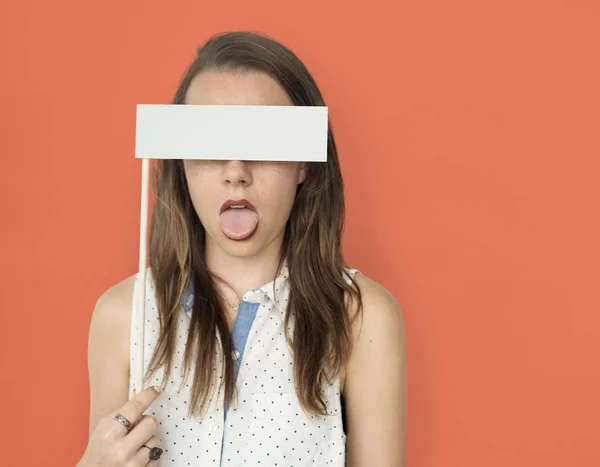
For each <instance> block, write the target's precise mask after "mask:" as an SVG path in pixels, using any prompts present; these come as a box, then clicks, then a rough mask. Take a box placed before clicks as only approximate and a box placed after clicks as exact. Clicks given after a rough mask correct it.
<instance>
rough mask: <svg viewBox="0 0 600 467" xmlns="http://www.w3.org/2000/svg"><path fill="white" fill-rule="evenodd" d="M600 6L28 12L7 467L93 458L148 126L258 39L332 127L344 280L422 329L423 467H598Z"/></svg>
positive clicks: (19, 63) (417, 366)
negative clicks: (96, 389)
mask: <svg viewBox="0 0 600 467" xmlns="http://www.w3.org/2000/svg"><path fill="white" fill-rule="evenodd" d="M598 5H599V4H598V3H597V2H594V1H591V0H569V1H561V2H558V1H533V0H519V1H516V0H511V1H503V2H484V1H476V0H471V1H466V0H457V1H453V2H447V1H442V0H424V1H419V2H415V1H410V2H409V1H399V2H392V1H383V0H375V1H370V2H356V3H352V2H343V1H341V0H336V1H327V2H320V1H317V0H308V1H304V2H301V3H298V2H292V3H289V2H281V1H275V0H257V1H254V2H233V3H231V2H199V1H192V0H186V1H173V2H171V3H168V2H164V1H148V0H144V1H141V0H131V1H127V2H122V1H116V0H106V1H104V2H100V3H98V2H92V3H90V2H82V1H75V0H59V1H52V2H50V1H44V0H27V1H20V2H4V3H3V5H2V7H1V8H0V18H1V19H0V21H1V23H2V24H0V35H1V39H2V40H1V41H0V44H1V45H0V47H1V50H0V52H1V57H2V73H0V96H1V103H2V105H1V107H0V124H1V131H2V136H1V138H0V154H1V156H0V157H1V158H2V170H0V203H1V206H0V208H1V211H0V212H1V215H2V221H1V222H2V225H1V228H0V245H1V248H2V252H1V256H0V257H1V264H2V267H1V268H0V275H1V277H0V284H2V285H1V287H2V290H1V293H0V311H1V318H0V319H1V321H0V330H1V332H2V338H1V339H0V358H1V359H2V360H1V365H2V366H1V369H2V371H1V372H0V375H1V376H0V377H1V378H2V381H1V385H0V387H1V389H0V391H1V396H2V401H3V402H4V407H3V409H2V422H1V424H0V430H1V436H0V440H1V441H2V446H3V447H2V460H1V461H0V464H1V465H2V466H7V467H22V466H28V467H29V466H40V465H43V466H45V467H64V466H71V465H75V463H76V462H77V461H78V459H79V456H80V455H81V454H82V452H83V450H84V449H85V445H86V442H87V436H88V417H89V415H88V410H89V407H88V404H89V393H88V380H87V378H88V375H87V356H86V353H87V334H88V328H89V322H90V317H91V313H92V310H93V307H94V304H95V302H96V300H97V298H98V297H99V295H100V294H101V293H102V292H103V291H104V290H105V289H106V288H108V287H109V286H111V285H112V284H114V283H115V282H117V281H119V280H121V279H122V278H124V277H126V276H128V275H130V274H132V273H134V272H136V270H137V254H138V229H139V202H140V171H141V163H140V161H138V160H135V159H134V136H135V105H136V104H138V103H167V102H169V101H170V100H171V98H172V95H173V93H174V91H175V88H176V86H177V83H178V80H179V79H180V77H181V76H182V73H183V71H184V68H185V66H186V65H187V64H188V63H189V62H190V60H191V59H192V58H193V55H194V52H195V49H196V47H197V46H199V45H200V44H201V43H202V42H203V41H204V40H205V39H206V38H208V36H210V35H212V34H214V33H216V32H220V31H225V30H234V29H251V30H256V31H261V32H265V33H267V34H269V35H271V36H273V37H274V38H276V39H278V40H281V41H282V42H284V43H285V44H286V45H288V46H289V47H291V48H292V49H293V50H294V51H295V52H296V53H297V54H298V55H299V56H300V57H301V59H302V60H304V62H305V63H306V64H307V66H308V67H309V69H310V70H311V72H312V73H313V75H314V76H315V78H316V80H317V82H318V84H319V85H320V87H321V89H322V91H323V93H324V96H325V99H326V102H327V104H328V105H329V107H330V114H331V117H332V121H333V125H334V130H335V132H336V136H337V139H338V143H339V150H340V157H341V163H342V170H343V171H344V177H345V183H346V187H347V226H346V233H345V235H344V251H345V255H346V258H347V260H348V262H349V263H350V265H351V266H352V267H356V268H358V269H360V270H362V271H363V272H364V273H365V274H367V275H369V276H371V277H373V278H374V279H375V280H377V281H379V282H381V283H382V284H383V285H384V286H385V287H386V288H388V289H389V290H390V291H391V292H392V293H393V294H394V296H395V297H396V299H397V300H398V302H399V303H400V305H401V307H402V310H403V314H404V319H405V324H406V335H407V361H408V401H407V406H408V436H407V446H408V447H407V449H408V465H409V466H410V467H441V466H443V467H471V466H472V467H505V466H511V467H531V466H545V467H558V466H560V467H564V466H577V467H588V466H589V467H593V466H599V465H600V450H599V449H598V447H599V446H600V403H599V398H598V395H599V394H600V373H599V371H598V368H599V357H600V294H599V293H598V291H599V289H600V273H599V268H598V264H600V246H599V239H600V220H599V214H600V207H599V201H600V188H599V183H598V180H599V178H600V162H599V161H600V138H599V135H600V111H599V109H600V86H599V83H600V60H599V56H600V53H599V46H600V7H599V6H598Z"/></svg>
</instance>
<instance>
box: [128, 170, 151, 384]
mask: <svg viewBox="0 0 600 467" xmlns="http://www.w3.org/2000/svg"><path fill="white" fill-rule="evenodd" d="M149 185H150V159H147V158H144V159H142V203H141V204H142V207H141V212H140V257H139V275H138V288H137V291H138V295H137V317H138V321H137V327H138V339H137V341H138V347H137V358H136V362H137V368H136V373H135V376H136V383H135V387H136V393H139V392H140V391H142V390H143V385H144V345H145V344H144V327H145V322H146V256H147V251H148V247H147V244H148V191H149ZM133 324H134V323H132V325H133Z"/></svg>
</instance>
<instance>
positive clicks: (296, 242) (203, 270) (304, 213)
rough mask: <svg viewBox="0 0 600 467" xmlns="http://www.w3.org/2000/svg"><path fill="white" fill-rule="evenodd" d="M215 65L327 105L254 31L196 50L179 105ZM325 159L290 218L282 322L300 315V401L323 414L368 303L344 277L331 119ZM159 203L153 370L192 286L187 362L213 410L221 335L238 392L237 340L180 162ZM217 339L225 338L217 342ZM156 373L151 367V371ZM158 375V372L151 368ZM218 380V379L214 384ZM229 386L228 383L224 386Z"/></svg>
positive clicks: (165, 180)
mask: <svg viewBox="0 0 600 467" xmlns="http://www.w3.org/2000/svg"><path fill="white" fill-rule="evenodd" d="M209 69H218V70H235V71H255V72H263V73H266V74H267V75H269V76H271V77H272V78H274V79H275V80H276V81H277V82H278V83H279V84H280V85H281V86H282V88H283V89H284V90H285V91H286V92H287V94H288V95H289V97H290V98H291V100H292V102H293V104H294V105H302V106H324V105H325V103H324V100H323V98H322V96H321V93H320V91H319V89H318V87H317V85H316V83H315V81H314V79H313V77H312V76H311V75H310V73H309V72H308V70H307V69H306V67H305V66H304V65H303V63H302V62H301V61H300V60H299V59H298V58H297V56H296V55H295V54H294V53H293V52H292V51H290V50H289V49H287V48H286V47H284V46H283V45H281V44H280V43H278V42H276V41H274V40H273V39H271V38H269V37H267V36H265V35H261V34H257V33H253V32H231V33H223V34H218V35H215V36H213V37H211V38H210V39H209V40H208V41H207V42H206V43H205V44H204V45H203V46H202V47H200V48H199V49H198V51H197V56H196V58H195V59H194V61H193V62H192V63H191V65H190V66H189V67H188V69H187V71H186V73H185V75H184V77H183V79H182V81H181V83H180V85H179V88H178V89H177V92H176V94H175V97H174V99H173V104H185V95H186V91H187V89H188V87H189V84H190V82H191V81H192V79H193V78H194V77H195V76H196V75H197V74H198V73H201V72H203V71H206V70H209ZM328 131H329V133H328V143H327V162H326V163H323V162H319V163H312V164H310V165H309V166H308V171H307V177H306V180H305V181H304V182H303V183H302V184H300V185H299V187H298V189H297V193H296V198H295V201H294V205H293V207H292V211H291V214H290V217H289V219H288V222H287V225H286V229H285V235H284V241H283V246H282V251H281V260H280V265H281V264H282V263H283V261H284V259H285V261H286V262H287V266H288V270H289V281H290V295H289V298H288V305H287V311H286V315H285V316H286V317H285V327H286V329H287V328H288V323H289V319H290V317H291V316H293V319H294V326H293V329H294V331H293V335H292V336H289V335H288V336H287V339H288V342H289V343H290V345H291V348H292V349H293V358H294V374H295V385H296V391H297V394H298V398H299V400H300V402H301V404H302V405H303V407H304V408H305V409H306V410H307V411H309V412H312V413H314V414H325V412H326V401H325V400H324V396H323V392H322V388H323V385H324V384H326V383H331V382H332V381H333V378H334V377H335V376H336V375H338V374H339V372H340V370H341V368H342V366H343V365H344V363H345V362H346V361H347V359H348V358H349V355H350V352H351V324H352V321H353V319H354V318H355V317H356V316H357V315H358V313H356V314H355V315H354V316H350V315H349V313H348V311H347V310H348V306H347V305H348V302H347V301H346V300H347V299H348V298H349V299H350V300H352V301H354V300H356V303H357V304H358V307H357V308H355V309H357V310H359V312H360V310H361V308H362V301H361V295H360V290H359V288H358V286H357V285H356V283H355V282H354V280H353V279H352V280H351V281H350V284H349V283H348V282H347V281H346V277H345V270H344V269H345V267H346V265H345V262H344V259H343V256H342V251H341V235H342V231H343V227H344V187H343V182H342V176H341V171H340V165H339V161H338V155H337V150H336V145H335V140H334V137H333V132H332V129H331V125H329V130H328ZM153 187H154V192H155V196H156V203H155V207H154V210H153V214H152V220H151V228H150V267H151V268H152V276H153V279H154V289H155V293H156V297H157V305H158V310H159V316H160V322H161V330H160V335H159V338H158V342H157V346H156V349H155V352H154V355H153V357H152V359H151V362H150V365H149V367H150V368H151V369H153V371H156V369H157V368H158V367H161V366H162V367H164V369H165V375H166V376H168V375H169V374H170V372H171V368H172V366H173V363H174V359H175V358H176V357H175V356H174V355H173V354H174V353H175V351H174V349H175V342H176V336H177V323H178V321H179V320H180V316H179V314H180V313H181V300H182V296H183V294H184V291H185V289H186V286H187V285H188V284H190V283H191V284H192V285H193V290H194V302H193V309H192V315H191V322H190V328H189V334H188V336H187V344H186V350H185V355H184V356H183V359H184V362H183V367H184V376H185V377H187V375H188V374H189V372H190V369H192V368H193V374H194V377H193V384H192V397H191V401H190V413H191V414H198V413H200V412H203V410H204V409H205V408H206V405H207V401H208V400H209V399H210V398H211V394H212V393H211V388H212V387H219V385H218V384H214V383H215V381H214V379H215V377H214V367H215V365H216V355H217V351H218V345H219V343H218V340H219V341H220V345H221V346H222V349H220V350H222V352H219V353H221V355H222V356H223V359H222V361H223V375H224V376H223V378H222V380H221V384H223V385H224V388H225V394H228V395H233V394H235V380H234V363H233V360H232V357H231V355H232V351H233V344H232V339H231V333H230V331H229V327H228V325H227V322H226V318H225V314H224V312H223V309H224V306H223V305H224V299H223V296H222V295H221V293H220V292H219V290H218V288H217V285H216V277H214V276H213V275H212V274H211V272H210V271H209V270H208V268H207V265H206V261H205V254H204V244H205V235H206V234H205V230H204V228H203V226H202V224H201V223H200V220H199V218H198V215H197V213H196V211H195V210H194V207H193V205H192V201H191V198H190V194H189V192H188V189H187V184H186V178H185V172H184V168H183V163H182V161H181V160H160V161H159V162H158V163H157V165H156V166H155V170H154V184H153ZM217 338H218V339H217ZM153 371H152V372H153ZM152 372H151V373H152ZM213 384H214V386H213ZM221 388H222V387H221Z"/></svg>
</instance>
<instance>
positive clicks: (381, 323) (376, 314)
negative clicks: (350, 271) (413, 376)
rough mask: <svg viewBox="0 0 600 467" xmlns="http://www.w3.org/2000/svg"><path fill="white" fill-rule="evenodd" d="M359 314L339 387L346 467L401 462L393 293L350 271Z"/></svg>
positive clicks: (401, 400)
mask: <svg viewBox="0 0 600 467" xmlns="http://www.w3.org/2000/svg"><path fill="white" fill-rule="evenodd" d="M356 281H357V282H358V285H359V286H360V288H361V292H362V296H363V318H362V320H361V319H357V320H356V321H355V325H354V326H355V329H354V348H353V351H352V354H351V356H350V359H349V361H348V364H347V367H346V372H345V381H344V383H343V384H344V386H343V388H342V390H343V394H344V399H345V401H346V412H347V423H348V428H347V431H348V432H347V435H348V438H347V450H346V452H347V461H346V465H347V466H348V467H372V466H377V467H405V466H406V350H405V335H404V323H403V319H402V315H401V312H400V308H399V306H398V304H397V303H396V300H395V299H394V297H393V296H392V295H391V294H390V293H389V292H388V291H387V290H385V289H384V288H383V287H382V286H380V285H379V284H377V283H376V282H375V281H373V280H371V279H369V278H367V277H365V276H363V275H361V274H357V275H356Z"/></svg>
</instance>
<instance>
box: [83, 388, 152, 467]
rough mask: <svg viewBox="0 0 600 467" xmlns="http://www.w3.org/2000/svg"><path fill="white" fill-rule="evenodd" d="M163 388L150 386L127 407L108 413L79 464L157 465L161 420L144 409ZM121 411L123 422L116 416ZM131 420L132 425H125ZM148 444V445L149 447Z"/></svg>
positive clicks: (97, 466)
mask: <svg viewBox="0 0 600 467" xmlns="http://www.w3.org/2000/svg"><path fill="white" fill-rule="evenodd" d="M158 395H159V391H157V390H156V389H154V388H152V387H150V388H147V389H144V390H143V391H142V392H140V393H139V394H137V395H136V396H134V397H133V398H132V399H131V400H129V401H128V402H127V403H126V404H125V405H124V406H123V407H121V408H120V409H118V410H117V411H116V412H114V413H112V414H111V415H109V416H107V417H104V418H103V419H101V420H100V421H99V422H98V425H97V426H96V428H95V429H94V431H93V432H92V435H91V436H90V441H89V443H88V446H87V449H86V450H85V453H84V454H83V457H82V458H81V460H80V461H79V463H78V464H77V467H100V466H102V467H142V466H148V467H157V466H158V460H152V458H151V457H152V456H151V454H152V455H153V456H154V457H155V458H156V456H157V455H158V456H160V454H161V453H162V450H159V449H153V450H152V451H151V449H152V448H160V446H159V439H158V437H157V436H156V435H155V433H156V430H157V428H158V422H157V421H156V420H155V419H154V418H153V417H150V416H148V415H143V413H144V412H145V411H146V410H147V409H148V407H150V405H151V404H152V403H153V402H154V401H155V400H156V398H157V397H158ZM117 413H118V414H120V415H121V416H122V417H124V420H123V419H122V420H123V422H119V421H118V420H115V418H114V416H115V415H116V414H117ZM127 421H129V422H130V423H131V425H130V427H129V429H128V428H126V427H125V425H127ZM145 446H147V447H145Z"/></svg>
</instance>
